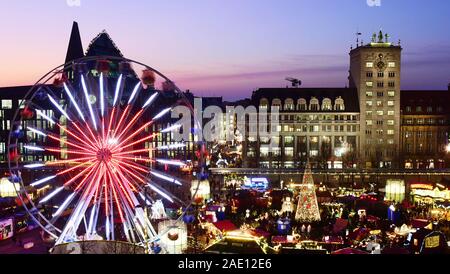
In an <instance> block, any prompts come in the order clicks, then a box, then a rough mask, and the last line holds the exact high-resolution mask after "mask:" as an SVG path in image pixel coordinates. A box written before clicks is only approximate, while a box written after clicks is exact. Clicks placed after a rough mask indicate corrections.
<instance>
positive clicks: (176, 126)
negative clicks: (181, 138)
mask: <svg viewBox="0 0 450 274" xmlns="http://www.w3.org/2000/svg"><path fill="white" fill-rule="evenodd" d="M180 127H181V125H180V124H177V125H173V126H170V127H168V128H166V129H163V130H161V132H162V133H166V132H169V131H173V130H177V129H179V128H180Z"/></svg>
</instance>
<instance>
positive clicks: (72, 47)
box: [64, 21, 84, 63]
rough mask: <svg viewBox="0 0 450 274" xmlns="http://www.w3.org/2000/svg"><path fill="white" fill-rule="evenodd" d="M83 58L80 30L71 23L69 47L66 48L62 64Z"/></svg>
mask: <svg viewBox="0 0 450 274" xmlns="http://www.w3.org/2000/svg"><path fill="white" fill-rule="evenodd" d="M82 57H84V52H83V45H82V44H81V36H80V30H79V29H78V23H77V22H75V21H74V22H73V25H72V32H71V33H70V40H69V46H68V47H67V54H66V60H65V62H64V63H67V62H70V61H73V60H75V59H78V58H82Z"/></svg>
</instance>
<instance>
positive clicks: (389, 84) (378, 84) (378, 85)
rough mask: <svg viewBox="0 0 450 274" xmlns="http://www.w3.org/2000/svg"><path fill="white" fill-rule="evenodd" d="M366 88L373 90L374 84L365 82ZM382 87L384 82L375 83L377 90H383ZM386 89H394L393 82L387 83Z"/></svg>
mask: <svg viewBox="0 0 450 274" xmlns="http://www.w3.org/2000/svg"><path fill="white" fill-rule="evenodd" d="M366 87H368V88H373V87H374V83H373V82H372V81H367V82H366ZM383 87H384V82H377V88H383ZM388 87H390V88H394V87H395V82H394V81H389V82H388Z"/></svg>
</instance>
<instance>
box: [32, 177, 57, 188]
mask: <svg viewBox="0 0 450 274" xmlns="http://www.w3.org/2000/svg"><path fill="white" fill-rule="evenodd" d="M53 178H56V175H52V176H48V177H45V178H43V179H40V180H37V181H36V182H34V183H32V184H30V185H31V186H38V185H42V184H43V183H45V182H48V181H50V180H52V179H53Z"/></svg>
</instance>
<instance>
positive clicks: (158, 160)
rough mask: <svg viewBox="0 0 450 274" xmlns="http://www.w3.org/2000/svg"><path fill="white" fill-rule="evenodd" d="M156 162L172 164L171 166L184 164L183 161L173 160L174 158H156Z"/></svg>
mask: <svg viewBox="0 0 450 274" xmlns="http://www.w3.org/2000/svg"><path fill="white" fill-rule="evenodd" d="M156 161H157V162H158V163H161V164H165V165H173V166H184V165H186V164H185V163H183V162H181V161H174V160H166V159H156Z"/></svg>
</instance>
